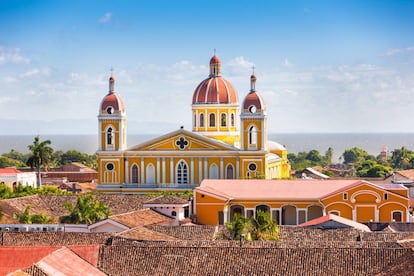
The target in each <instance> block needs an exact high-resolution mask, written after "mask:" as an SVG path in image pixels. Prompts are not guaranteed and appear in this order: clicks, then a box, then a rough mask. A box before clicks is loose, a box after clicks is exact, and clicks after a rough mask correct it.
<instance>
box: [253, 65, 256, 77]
mask: <svg viewBox="0 0 414 276" xmlns="http://www.w3.org/2000/svg"><path fill="white" fill-rule="evenodd" d="M254 69H256V67H255V66H254V65H253V66H252V71H253V73H252V75H254Z"/></svg>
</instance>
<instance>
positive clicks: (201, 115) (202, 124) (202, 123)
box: [200, 113, 204, 127]
mask: <svg viewBox="0 0 414 276" xmlns="http://www.w3.org/2000/svg"><path fill="white" fill-rule="evenodd" d="M200 127H204V114H203V113H201V114H200Z"/></svg>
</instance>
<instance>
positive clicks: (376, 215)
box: [375, 208, 379, 222]
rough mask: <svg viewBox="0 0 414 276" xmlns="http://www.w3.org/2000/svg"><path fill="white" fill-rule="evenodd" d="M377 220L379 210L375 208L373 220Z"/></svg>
mask: <svg viewBox="0 0 414 276" xmlns="http://www.w3.org/2000/svg"><path fill="white" fill-rule="evenodd" d="M377 221H379V210H378V209H377V208H375V222H377Z"/></svg>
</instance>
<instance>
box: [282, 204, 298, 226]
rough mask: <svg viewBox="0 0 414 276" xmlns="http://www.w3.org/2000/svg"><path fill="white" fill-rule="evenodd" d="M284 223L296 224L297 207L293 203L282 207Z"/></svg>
mask: <svg viewBox="0 0 414 276" xmlns="http://www.w3.org/2000/svg"><path fill="white" fill-rule="evenodd" d="M282 225H296V207H295V206H292V205H287V206H283V208H282Z"/></svg>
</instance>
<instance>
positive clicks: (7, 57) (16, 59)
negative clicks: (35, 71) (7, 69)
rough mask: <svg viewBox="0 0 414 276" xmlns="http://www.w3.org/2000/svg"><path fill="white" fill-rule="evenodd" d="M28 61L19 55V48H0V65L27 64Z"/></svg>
mask: <svg viewBox="0 0 414 276" xmlns="http://www.w3.org/2000/svg"><path fill="white" fill-rule="evenodd" d="M29 62H30V59H29V58H27V57H25V56H23V55H22V54H21V51H20V48H7V47H3V46H0V65H2V64H8V63H14V64H21V63H29Z"/></svg>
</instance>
